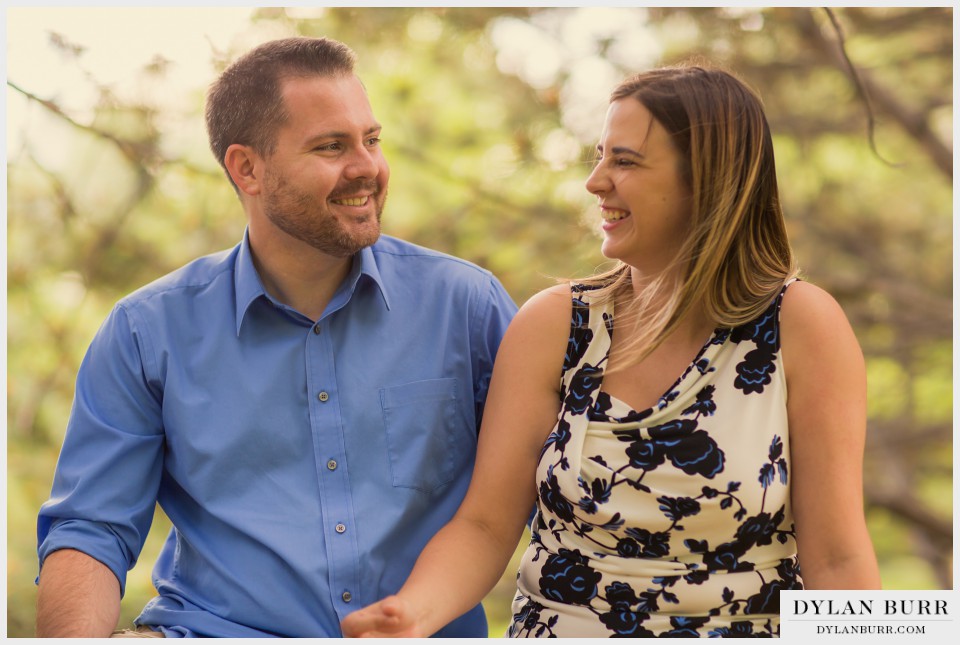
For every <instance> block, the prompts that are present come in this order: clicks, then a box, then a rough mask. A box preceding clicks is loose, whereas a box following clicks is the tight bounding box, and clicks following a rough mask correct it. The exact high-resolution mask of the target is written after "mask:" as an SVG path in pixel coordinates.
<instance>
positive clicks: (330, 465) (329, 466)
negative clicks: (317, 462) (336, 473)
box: [327, 459, 337, 470]
mask: <svg viewBox="0 0 960 645" xmlns="http://www.w3.org/2000/svg"><path fill="white" fill-rule="evenodd" d="M336 469H337V460H336V459H331V460H330V461H328V462H327V470H336Z"/></svg>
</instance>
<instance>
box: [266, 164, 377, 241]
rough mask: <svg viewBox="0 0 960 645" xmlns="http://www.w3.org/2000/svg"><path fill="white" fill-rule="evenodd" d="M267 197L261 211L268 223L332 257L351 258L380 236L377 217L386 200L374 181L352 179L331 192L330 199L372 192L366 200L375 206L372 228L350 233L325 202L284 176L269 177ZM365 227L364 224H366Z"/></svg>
mask: <svg viewBox="0 0 960 645" xmlns="http://www.w3.org/2000/svg"><path fill="white" fill-rule="evenodd" d="M266 188H267V191H268V196H267V199H266V200H265V202H264V214H265V215H266V216H267V219H269V220H270V222H271V223H272V224H273V225H274V226H276V227H277V228H279V229H280V230H281V231H283V232H284V233H286V234H287V235H289V236H291V237H293V238H296V239H298V240H300V241H302V242H305V243H307V244H309V245H310V246H312V247H313V248H315V249H317V250H318V251H320V252H322V253H325V254H327V255H330V256H332V257H338V258H343V257H350V256H351V255H353V254H354V253H356V252H357V251H359V250H360V249H362V248H365V247H368V246H371V245H372V244H373V243H374V242H376V241H377V239H378V238H379V237H380V216H381V214H382V213H383V206H384V204H385V203H386V200H387V193H386V189H385V188H384V189H382V190H381V189H380V186H379V185H378V184H377V182H376V181H375V180H370V179H361V180H357V181H354V182H351V183H349V184H347V185H345V186H343V187H341V188H339V189H338V190H336V191H334V193H332V194H331V195H330V198H331V199H337V198H339V197H347V196H350V195H355V194H357V193H358V192H370V191H375V192H373V194H372V195H370V197H369V199H371V200H373V202H374V205H375V217H376V226H375V227H374V228H373V229H372V230H361V231H358V232H356V233H352V232H350V231H349V230H348V229H347V228H346V227H344V226H343V224H341V223H340V222H339V221H338V220H337V218H336V217H335V216H334V214H333V213H332V212H331V211H330V208H329V206H327V204H326V203H325V202H318V200H317V199H316V198H315V197H314V196H313V195H310V194H308V193H303V192H300V191H299V190H297V189H295V188H293V187H291V186H290V185H289V183H287V181H286V180H285V179H284V178H283V177H278V178H276V179H273V178H268V180H267V187H266ZM365 228H367V227H365Z"/></svg>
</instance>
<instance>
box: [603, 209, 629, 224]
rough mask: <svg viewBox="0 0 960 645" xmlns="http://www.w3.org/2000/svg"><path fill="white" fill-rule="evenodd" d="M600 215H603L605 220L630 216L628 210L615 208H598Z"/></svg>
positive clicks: (611, 220) (615, 219)
mask: <svg viewBox="0 0 960 645" xmlns="http://www.w3.org/2000/svg"><path fill="white" fill-rule="evenodd" d="M600 215H601V216H602V217H603V220H604V221H605V222H616V221H617V220H621V219H623V218H625V217H629V216H630V212H629V211H622V210H619V209H616V208H603V209H601V210H600Z"/></svg>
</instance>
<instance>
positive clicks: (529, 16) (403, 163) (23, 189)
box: [6, 7, 953, 636]
mask: <svg viewBox="0 0 960 645" xmlns="http://www.w3.org/2000/svg"><path fill="white" fill-rule="evenodd" d="M296 34H303V35H327V36H331V37H333V38H337V39H340V40H343V41H345V42H346V43H348V44H349V45H351V46H352V47H353V48H354V49H355V50H356V52H357V54H358V56H359V70H358V71H359V74H360V75H361V77H362V78H363V79H364V82H365V84H366V86H367V88H368V90H369V94H370V96H371V101H372V104H373V106H374V110H375V113H376V115H377V117H378V118H379V120H380V121H381V122H382V123H383V125H384V144H383V145H384V149H385V152H386V154H387V157H388V159H389V161H390V163H391V167H392V182H391V194H390V200H389V203H388V207H387V210H386V212H385V215H384V230H385V232H386V233H389V234H393V235H397V236H399V237H403V238H406V239H408V240H411V241H414V242H417V243H420V244H424V245H427V246H430V247H434V248H437V249H440V250H442V251H446V252H449V253H453V254H456V255H459V256H462V257H464V258H467V259H469V260H472V261H474V262H476V263H478V264H480V265H482V266H485V267H487V268H489V269H490V270H492V271H493V272H494V273H495V274H497V275H498V276H499V277H500V279H501V280H502V282H503V284H504V285H505V286H506V288H507V289H508V290H509V292H510V293H511V295H512V296H513V297H514V299H515V300H516V301H517V302H518V303H521V302H523V301H524V300H526V299H527V298H528V297H529V296H530V295H532V294H533V293H534V292H536V291H538V290H539V289H542V288H544V287H546V286H549V285H550V284H552V279H553V278H554V277H556V276H580V275H585V274H588V273H590V272H592V271H593V270H594V269H595V268H596V267H598V266H599V265H601V264H602V263H603V262H604V260H603V258H602V256H601V255H600V254H599V251H598V247H599V238H598V236H597V235H596V233H595V231H596V228H597V223H598V215H597V213H596V212H595V210H594V209H593V205H592V200H591V199H590V197H589V195H588V194H587V193H586V191H585V190H584V188H583V182H584V180H585V178H586V176H587V174H588V171H589V168H590V164H591V159H592V156H593V148H594V146H595V145H596V141H597V138H598V136H599V132H600V126H601V123H602V120H603V116H604V111H605V105H606V100H607V95H608V93H609V91H610V90H611V89H612V87H613V86H614V85H615V84H616V83H617V82H618V81H619V80H621V79H622V78H623V77H624V76H626V75H627V74H628V73H630V72H635V71H640V70H643V69H646V68H649V67H651V66H655V65H659V64H669V63H673V62H677V61H679V60H682V59H685V58H688V57H690V56H692V55H700V56H705V57H707V58H709V59H711V60H713V61H715V62H717V63H720V64H722V65H724V66H727V67H729V68H730V69H732V70H734V71H736V72H738V73H739V74H740V75H741V76H742V77H743V78H744V79H746V80H747V81H748V82H749V83H750V84H752V85H753V86H754V87H756V88H757V89H758V90H759V91H760V93H761V94H762V96H763V98H764V100H765V103H766V106H767V110H768V116H769V120H770V123H771V126H772V129H773V131H774V133H775V137H774V142H775V147H776V152H777V156H778V169H779V177H780V183H781V190H782V198H783V203H784V210H785V211H786V215H787V219H788V224H789V227H790V233H791V235H792V239H793V242H794V244H795V248H796V251H797V254H798V256H799V259H800V262H801V265H802V267H803V269H804V271H805V273H806V276H807V278H808V279H809V280H811V281H813V282H815V283H817V284H819V285H821V286H823V287H824V288H826V289H827V290H828V291H830V292H831V293H833V294H834V295H835V297H836V298H837V299H838V300H839V301H840V303H841V304H842V305H843V307H844V309H845V310H846V313H847V315H848V317H849V318H850V320H851V322H852V324H853V326H854V328H855V330H856V332H857V335H858V337H859V339H860V343H861V344H862V346H863V350H864V353H865V355H866V359H867V369H868V377H869V400H868V405H869V432H868V441H867V456H866V480H865V488H866V501H867V509H866V511H867V518H868V522H869V527H870V531H871V534H872V537H873V540H874V544H875V546H876V550H877V554H878V557H879V560H880V566H881V572H882V577H883V584H884V587H885V588H887V589H945V588H952V587H953V579H952V572H953V557H952V540H953V537H952V526H953V520H952V510H953V486H952V456H953V448H952V392H953V384H952V353H953V349H952V326H953V323H952V230H953V229H952V227H953V223H952V204H953V199H952V177H953V165H952V164H953V152H952V139H953V132H952V126H953V112H952V110H953V106H952V97H953V69H952V60H953V11H952V9H951V8H946V7H944V8H886V9H879V8H834V9H832V10H824V9H813V8H735V9H729V8H728V9H715V8H714V9H690V8H660V9H652V8H646V9H644V8H576V7H569V8H522V7H514V8H391V9H386V8H309V9H308V8H287V9H284V8H270V9H264V8H260V9H255V8H235V9H185V8H184V9H156V8H152V9H147V8H139V9H137V8H110V9H71V8H66V7H57V8H37V9H26V8H9V9H8V11H7V43H8V44H7V72H8V76H7V91H6V108H7V159H8V165H7V243H8V246H7V278H8V283H7V307H8V312H7V327H8V329H7V332H8V338H7V361H8V365H7V369H8V372H7V451H8V452H7V455H8V459H7V594H8V601H7V602H8V605H7V630H8V635H9V636H31V635H32V634H33V621H34V603H35V598H36V591H35V587H34V582H33V581H34V577H35V575H36V573H37V564H36V555H35V553H36V545H35V515H36V511H37V508H38V507H39V505H40V504H41V503H42V502H43V501H44V500H45V499H46V497H47V495H48V493H49V487H50V482H51V478H52V472H53V469H54V465H55V463H56V458H57V453H58V450H59V445H60V442H61V440H62V436H63V431H64V426H65V423H66V420H67V416H68V413H69V409H70V404H71V401H72V397H73V385H74V378H75V374H76V370H77V367H78V365H79V362H80V360H81V358H82V356H83V353H84V351H85V350H86V347H87V344H88V343H89V341H90V339H91V338H92V336H93V334H94V332H95V331H96V329H97V327H98V325H99V323H100V322H101V320H102V319H103V317H104V316H105V315H106V313H107V312H108V311H109V309H110V308H111V307H112V305H113V303H114V302H115V301H116V300H117V299H118V298H120V297H121V296H123V295H124V294H126V293H127V292H129V291H131V290H132V289H134V288H136V287H138V286H140V285H142V284H144V283H146V282H148V281H150V280H152V279H154V278H156V277H158V276H160V275H162V274H164V273H166V272H168V271H170V270H172V269H174V268H176V267H178V266H180V265H181V264H183V263H185V262H187V261H189V260H190V259H192V258H194V257H196V256H198V255H202V254H206V253H210V252H213V251H217V250H220V249H223V248H227V247H229V246H232V245H233V244H234V243H235V242H236V241H237V240H239V238H240V237H241V235H242V233H243V228H244V216H243V212H242V210H241V209H240V206H239V203H238V202H237V199H236V197H235V196H234V194H233V192H232V190H231V189H230V187H229V186H228V184H227V182H226V180H225V179H224V178H223V176H222V175H221V173H220V170H219V167H218V166H217V165H216V163H215V161H214V160H213V158H212V157H211V155H210V153H209V152H208V149H207V144H206V137H205V134H204V130H203V123H202V116H201V115H202V103H203V94H204V91H205V88H206V86H207V84H208V83H209V82H210V81H211V80H212V79H213V77H214V76H215V75H216V73H217V72H218V71H219V70H221V69H222V68H223V66H224V65H225V64H226V63H227V62H229V61H230V60H232V59H233V58H234V57H235V56H236V55H237V54H239V53H240V52H243V51H246V50H247V49H249V48H250V47H252V46H254V45H256V44H258V43H260V42H262V41H265V40H268V39H271V38H276V37H283V36H288V35H296ZM168 526H169V524H168V522H167V520H166V519H165V518H164V516H163V515H162V512H160V511H159V510H158V512H157V519H156V521H155V524H154V528H153V531H152V532H151V535H150V538H149V542H148V544H147V548H146V550H145V552H144V554H143V556H142V558H141V563H140V564H139V565H138V566H137V567H136V568H135V570H134V571H133V573H132V575H131V578H130V580H129V584H128V589H127V595H126V597H125V598H124V600H123V614H122V617H121V620H122V621H124V622H129V621H131V620H132V618H133V617H134V616H135V615H136V614H137V613H138V612H139V610H140V608H141V607H142V606H143V604H144V603H145V602H146V600H147V599H148V598H149V597H150V596H151V595H152V594H153V593H154V590H153V588H152V586H151V584H150V575H149V574H150V568H151V566H152V560H153V557H154V554H155V553H156V551H157V549H158V548H159V545H160V543H161V541H162V538H163V536H164V534H165V533H166V530H167V528H168ZM515 572H516V569H515V563H514V564H511V566H510V567H509V568H508V570H507V571H506V573H505V574H504V578H503V580H502V581H501V583H500V585H498V587H497V588H496V589H495V590H494V591H493V592H492V593H491V595H490V596H489V597H488V598H487V600H486V601H485V604H486V606H487V608H488V612H489V616H490V621H491V626H492V627H491V629H492V631H491V633H492V634H494V635H499V634H500V633H502V629H503V626H504V625H505V624H506V622H507V620H508V617H509V602H510V598H511V596H512V581H513V579H514V576H515Z"/></svg>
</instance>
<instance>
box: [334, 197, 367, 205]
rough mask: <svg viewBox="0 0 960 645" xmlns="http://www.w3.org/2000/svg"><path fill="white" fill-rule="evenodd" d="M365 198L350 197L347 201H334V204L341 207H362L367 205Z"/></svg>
mask: <svg viewBox="0 0 960 645" xmlns="http://www.w3.org/2000/svg"><path fill="white" fill-rule="evenodd" d="M367 199H368V198H367V197H350V198H348V199H334V200H333V203H334V204H341V205H342V206H363V205H364V204H366V203H367Z"/></svg>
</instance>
